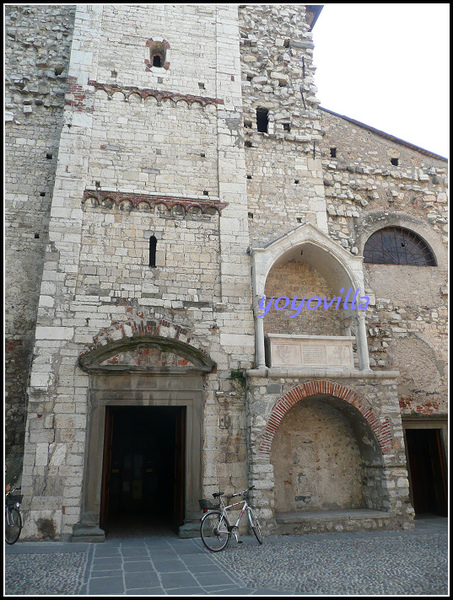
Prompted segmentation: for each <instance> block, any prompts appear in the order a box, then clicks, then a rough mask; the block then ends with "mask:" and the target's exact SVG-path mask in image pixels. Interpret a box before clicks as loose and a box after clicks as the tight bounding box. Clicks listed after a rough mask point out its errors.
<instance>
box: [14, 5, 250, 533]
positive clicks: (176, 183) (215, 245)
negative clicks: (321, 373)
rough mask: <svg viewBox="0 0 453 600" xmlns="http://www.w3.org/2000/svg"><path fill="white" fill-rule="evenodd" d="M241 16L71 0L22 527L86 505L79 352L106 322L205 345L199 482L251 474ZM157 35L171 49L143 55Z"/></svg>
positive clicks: (62, 524)
mask: <svg viewBox="0 0 453 600" xmlns="http://www.w3.org/2000/svg"><path fill="white" fill-rule="evenodd" d="M236 19H237V17H236V8H235V7H233V6H230V5H216V6H214V5H210V6H207V7H199V6H195V5H185V6H183V7H177V8H175V7H173V6H170V5H159V6H154V5H123V6H107V5H87V6H78V8H77V14H76V21H75V34H74V42H73V49H72V61H71V65H70V69H69V74H68V79H69V85H68V90H67V94H66V110H65V115H64V123H65V125H64V128H63V132H62V136H61V142H60V152H59V161H58V166H57V174H56V182H55V188H54V197H53V202H52V210H51V224H50V232H49V244H48V249H47V250H48V253H47V260H46V264H45V268H44V273H43V283H42V293H41V299H40V305H39V311H38V327H37V330H36V333H37V335H36V344H35V359H34V362H33V368H32V374H31V379H30V388H29V389H30V409H29V417H28V430H27V442H26V450H25V466H24V477H23V490H24V495H25V499H24V505H23V508H24V514H25V516H26V526H25V531H24V535H25V536H31V537H40V536H42V535H43V527H42V523H43V522H45V523H47V524H49V527H51V526H52V527H53V530H54V532H55V536H56V537H58V536H63V537H65V536H66V537H67V536H70V535H71V532H72V526H73V525H74V524H76V523H77V522H78V519H79V518H80V514H81V512H80V511H81V502H82V489H83V486H82V482H83V477H84V470H85V469H86V468H89V466H87V465H86V464H85V461H86V456H87V453H86V448H85V440H86V435H87V425H88V404H87V401H88V398H87V394H88V388H89V378H88V376H87V375H86V374H85V373H83V372H82V371H81V370H80V368H79V367H78V357H79V356H80V354H82V353H85V352H87V350H88V349H89V348H91V347H92V346H93V343H96V340H100V339H103V338H104V337H105V336H106V335H110V334H109V332H111V333H112V335H113V336H114V338H113V339H116V336H120V337H121V336H125V335H126V336H131V337H133V336H134V335H138V334H139V333H140V332H149V331H153V332H154V335H155V326H154V325H152V324H153V323H160V324H161V325H160V326H159V331H160V332H161V333H160V335H163V336H165V335H166V332H167V330H168V331H172V332H174V334H175V335H179V336H182V339H184V340H186V343H190V344H191V345H193V346H195V347H196V348H198V349H200V350H202V351H203V352H205V353H207V354H208V355H209V356H210V358H211V359H212V360H213V361H214V363H215V364H216V365H217V371H216V372H214V373H212V374H210V375H209V376H207V377H206V381H205V411H204V422H203V431H204V434H205V439H204V447H203V465H202V477H203V484H204V485H205V486H207V487H208V489H209V488H210V487H212V488H213V489H218V486H219V484H222V483H223V482H228V483H229V486H228V487H231V485H234V486H237V488H241V487H243V486H244V485H245V479H246V468H245V462H244V457H245V435H244V430H245V404H244V388H243V387H242V385H241V384H238V383H237V382H236V381H234V379H231V377H232V373H234V372H235V371H240V370H242V369H244V368H250V367H251V366H252V360H253V343H254V331H253V321H252V315H251V297H250V289H249V280H248V278H249V271H250V264H249V257H248V255H247V253H246V250H247V246H248V235H247V206H246V195H245V192H246V188H245V167H244V154H243V152H244V151H243V146H242V143H241V137H240V133H239V125H240V123H241V121H242V99H241V88H240V85H241V82H240V76H239V67H240V64H239V44H238V29H237V21H236ZM183 32H185V34H184V35H183ZM162 40H165V41H166V43H167V44H168V45H167V46H166V48H167V55H166V61H167V62H168V63H169V64H168V65H167V62H166V63H165V64H164V66H163V67H160V66H157V67H154V66H152V65H151V66H150V63H149V59H150V47H152V43H154V42H155V41H158V42H159V43H163V41H162ZM109 98H110V99H109ZM106 111H108V113H107V114H106ZM107 115H108V118H107ZM148 124H149V128H148ZM167 136H168V137H167ZM201 154H205V156H202V155H201ZM205 192H206V193H205ZM151 236H155V238H156V243H157V246H156V266H155V267H150V266H149V264H146V261H147V254H148V252H149V250H148V248H149V239H150V237H151ZM221 255H222V260H220V256H221ZM150 328H151V329H150ZM182 332H184V334H183V333H182ZM232 474H233V475H232ZM43 482H45V483H46V485H45V486H44V485H43ZM40 524H41V525H40Z"/></svg>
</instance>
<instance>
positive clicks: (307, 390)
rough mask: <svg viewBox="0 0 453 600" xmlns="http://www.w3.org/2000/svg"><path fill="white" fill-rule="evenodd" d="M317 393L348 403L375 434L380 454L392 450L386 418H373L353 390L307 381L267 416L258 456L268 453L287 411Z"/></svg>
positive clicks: (330, 383) (294, 389)
mask: <svg viewBox="0 0 453 600" xmlns="http://www.w3.org/2000/svg"><path fill="white" fill-rule="evenodd" d="M316 394H324V395H328V396H334V397H335V398H340V399H341V400H345V401H346V402H348V404H351V405H352V406H354V408H356V409H357V410H358V411H359V412H360V413H361V414H362V416H363V417H364V418H365V420H366V421H367V423H368V425H369V426H370V428H371V429H372V431H373V432H374V434H375V436H376V438H377V440H378V442H379V446H380V448H381V451H382V454H387V453H388V452H390V451H391V450H392V449H393V448H394V438H393V434H392V428H391V425H390V421H389V419H388V417H385V419H384V420H383V421H382V422H381V421H380V420H379V419H378V417H377V416H376V415H375V413H374V411H373V409H372V408H371V406H370V405H369V404H368V403H367V402H365V400H364V399H363V398H361V397H360V396H359V395H358V394H357V393H356V392H354V390H351V389H350V388H348V387H346V386H345V385H341V384H339V383H335V382H333V381H329V380H321V381H306V382H305V383H301V384H300V385H298V386H296V387H295V388H293V389H292V390H290V391H289V392H287V393H286V394H284V396H282V397H281V398H280V400H279V401H278V402H277V404H276V405H275V406H274V408H273V409H272V413H271V416H270V417H269V420H268V422H267V425H266V427H265V428H264V432H263V435H262V437H261V444H260V449H259V451H260V452H261V453H263V454H269V453H270V451H271V446H272V441H273V439H274V435H275V432H276V431H277V429H278V426H279V425H280V422H281V420H282V418H283V417H284V415H285V414H286V413H287V412H288V410H289V409H290V408H292V407H293V406H294V405H295V404H296V403H297V402H299V401H300V400H303V399H304V398H309V397H310V396H315V395H316Z"/></svg>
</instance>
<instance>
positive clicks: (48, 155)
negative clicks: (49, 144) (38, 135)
mask: <svg viewBox="0 0 453 600" xmlns="http://www.w3.org/2000/svg"><path fill="white" fill-rule="evenodd" d="M46 158H47V159H49V160H50V159H51V158H52V154H51V153H50V152H47V154H46Z"/></svg>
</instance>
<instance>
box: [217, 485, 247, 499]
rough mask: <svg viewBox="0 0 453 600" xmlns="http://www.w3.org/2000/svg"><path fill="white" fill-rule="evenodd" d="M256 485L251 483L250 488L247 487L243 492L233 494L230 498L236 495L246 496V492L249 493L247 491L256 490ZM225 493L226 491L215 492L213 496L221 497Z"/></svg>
mask: <svg viewBox="0 0 453 600" xmlns="http://www.w3.org/2000/svg"><path fill="white" fill-rule="evenodd" d="M254 489H255V486H254V485H251V486H250V487H249V488H246V489H245V490H242V492H236V493H235V494H231V496H228V498H235V497H236V496H244V494H247V492H250V490H254ZM224 494H225V492H215V493H214V494H212V496H213V497H214V498H220V496H223V495H224Z"/></svg>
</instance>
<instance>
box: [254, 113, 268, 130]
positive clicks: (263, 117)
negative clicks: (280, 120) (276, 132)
mask: <svg viewBox="0 0 453 600" xmlns="http://www.w3.org/2000/svg"><path fill="white" fill-rule="evenodd" d="M256 127H257V129H258V131H261V133H267V130H268V127H269V111H268V110H267V108H257V109H256Z"/></svg>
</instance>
